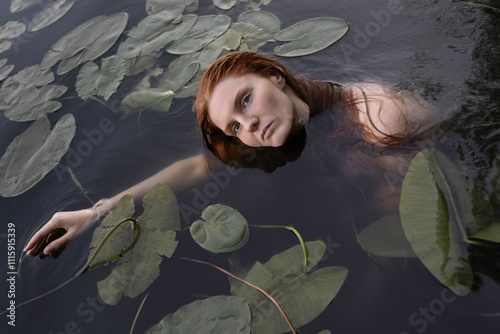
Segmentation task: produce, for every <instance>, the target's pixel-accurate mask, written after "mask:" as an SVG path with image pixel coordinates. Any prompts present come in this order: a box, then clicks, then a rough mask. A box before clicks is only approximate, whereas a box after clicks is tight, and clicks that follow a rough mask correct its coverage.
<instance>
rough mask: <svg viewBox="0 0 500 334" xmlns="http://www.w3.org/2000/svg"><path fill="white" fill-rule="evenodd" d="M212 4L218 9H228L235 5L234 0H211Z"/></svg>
mask: <svg viewBox="0 0 500 334" xmlns="http://www.w3.org/2000/svg"><path fill="white" fill-rule="evenodd" d="M213 1H214V5H215V6H217V7H218V8H220V9H223V10H228V9H231V8H233V7H234V5H236V0H213Z"/></svg>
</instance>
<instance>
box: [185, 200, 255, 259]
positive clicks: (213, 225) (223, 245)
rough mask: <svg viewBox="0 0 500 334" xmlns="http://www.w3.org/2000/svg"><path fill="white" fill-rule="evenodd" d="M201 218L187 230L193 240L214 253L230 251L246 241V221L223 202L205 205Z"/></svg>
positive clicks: (247, 234) (243, 244) (247, 231)
mask: <svg viewBox="0 0 500 334" xmlns="http://www.w3.org/2000/svg"><path fill="white" fill-rule="evenodd" d="M201 218H202V219H203V220H197V221H195V222H194V223H192V224H191V227H190V229H189V231H190V232H191V236H192V237H193V239H194V241H196V242H197V243H198V245H200V246H201V247H203V248H204V249H206V250H208V251H211V252H214V253H225V252H232V251H235V250H237V249H240V248H241V247H243V246H245V244H246V243H247V241H248V236H249V230H248V223H247V221H246V219H245V217H243V216H242V215H241V213H239V212H238V211H237V210H236V209H234V208H232V207H230V206H228V205H223V204H214V205H210V206H208V207H206V208H205V209H204V210H203V212H202V213H201Z"/></svg>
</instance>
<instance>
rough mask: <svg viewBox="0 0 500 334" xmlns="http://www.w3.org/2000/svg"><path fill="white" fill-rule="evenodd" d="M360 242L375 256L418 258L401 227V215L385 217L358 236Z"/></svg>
mask: <svg viewBox="0 0 500 334" xmlns="http://www.w3.org/2000/svg"><path fill="white" fill-rule="evenodd" d="M358 238H359V241H360V242H361V244H362V246H363V247H365V248H366V250H367V251H368V252H369V253H370V254H373V255H378V256H388V257H416V256H417V255H416V254H415V252H414V251H413V249H412V248H411V245H410V244H409V243H408V240H407V239H406V236H405V234H404V231H403V227H402V226H401V219H400V218H399V214H395V215H391V216H386V217H383V218H381V219H379V220H377V221H376V222H375V223H373V224H371V225H369V226H368V227H366V228H365V229H363V230H362V231H361V232H359V235H358Z"/></svg>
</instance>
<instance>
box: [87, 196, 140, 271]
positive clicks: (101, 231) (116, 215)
mask: <svg viewBox="0 0 500 334" xmlns="http://www.w3.org/2000/svg"><path fill="white" fill-rule="evenodd" d="M133 214H134V199H133V198H132V196H130V195H125V196H123V197H122V198H121V199H120V201H119V202H118V204H117V205H116V207H115V208H114V209H113V210H112V211H111V212H110V213H108V214H107V215H106V217H105V218H104V219H103V220H102V222H101V224H100V225H99V227H97V228H96V229H95V230H94V234H93V235H92V242H91V243H90V246H89V248H90V254H89V257H88V259H87V260H89V259H90V258H91V256H92V253H93V252H94V250H95V248H96V247H97V246H98V245H99V243H100V242H101V240H102V239H103V238H104V237H105V236H106V234H107V233H108V232H109V231H110V230H111V229H112V228H113V227H114V226H115V225H116V223H118V222H119V221H121V220H123V219H125V218H130V217H132V215H133ZM133 240H134V229H133V228H130V225H129V224H125V225H123V226H120V227H119V228H118V229H117V230H115V231H114V232H113V234H112V235H111V237H110V238H109V239H108V240H106V242H105V243H104V245H103V246H102V248H101V249H100V250H99V252H98V253H97V255H96V257H95V258H94V260H93V261H92V263H91V265H92V267H93V266H95V265H96V264H99V263H101V262H105V261H107V260H108V259H109V258H111V257H113V256H114V255H116V254H120V253H121V252H122V251H123V250H124V249H126V248H127V247H128V246H129V245H130V244H131V243H132V242H133Z"/></svg>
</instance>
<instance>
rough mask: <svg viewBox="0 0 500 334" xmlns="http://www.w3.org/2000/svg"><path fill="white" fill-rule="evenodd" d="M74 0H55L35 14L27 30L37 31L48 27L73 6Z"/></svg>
mask: <svg viewBox="0 0 500 334" xmlns="http://www.w3.org/2000/svg"><path fill="white" fill-rule="evenodd" d="M74 3H75V0H55V1H54V2H52V3H50V4H49V5H48V6H46V7H44V8H43V9H42V11H40V12H38V13H36V14H35V16H34V17H33V20H31V22H30V24H29V25H28V31H31V32H33V31H38V30H41V29H43V28H45V27H48V26H49V25H51V24H52V23H54V22H56V21H57V20H59V19H60V18H61V17H63V16H64V15H65V14H66V13H67V12H68V11H69V10H70V9H71V7H73V4H74Z"/></svg>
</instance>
